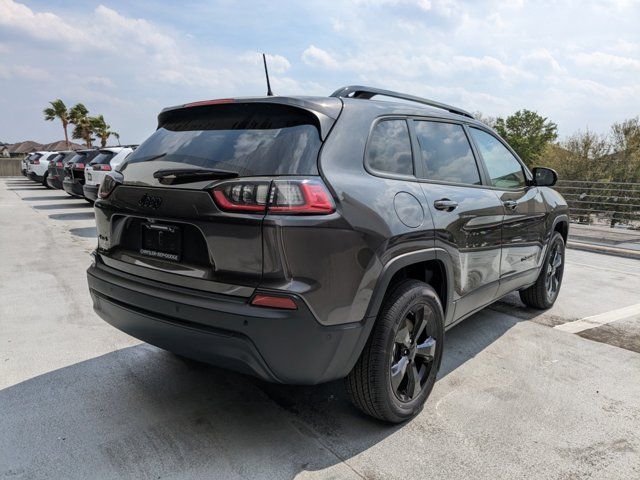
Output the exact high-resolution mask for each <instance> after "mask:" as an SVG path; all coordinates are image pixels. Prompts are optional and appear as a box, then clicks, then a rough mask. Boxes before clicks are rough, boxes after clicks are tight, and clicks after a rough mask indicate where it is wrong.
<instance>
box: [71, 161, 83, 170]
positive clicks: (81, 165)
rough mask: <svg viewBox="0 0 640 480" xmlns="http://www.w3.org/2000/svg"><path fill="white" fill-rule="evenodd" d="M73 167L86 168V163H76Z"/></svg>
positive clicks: (77, 168) (76, 168)
mask: <svg viewBox="0 0 640 480" xmlns="http://www.w3.org/2000/svg"><path fill="white" fill-rule="evenodd" d="M73 168H74V169H75V170H84V163H74V165H73Z"/></svg>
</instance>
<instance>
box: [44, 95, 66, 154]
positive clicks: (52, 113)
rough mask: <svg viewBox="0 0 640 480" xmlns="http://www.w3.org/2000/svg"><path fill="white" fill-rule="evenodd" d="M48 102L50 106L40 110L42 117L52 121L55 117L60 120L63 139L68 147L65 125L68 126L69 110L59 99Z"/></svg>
mask: <svg viewBox="0 0 640 480" xmlns="http://www.w3.org/2000/svg"><path fill="white" fill-rule="evenodd" d="M49 103H50V104H51V106H50V107H47V108H45V109H44V110H43V111H42V113H44V119H45V120H48V121H53V120H55V119H56V118H59V119H60V121H61V122H62V128H63V129H64V141H65V142H67V148H69V134H68V133H67V127H68V126H69V111H68V110H67V106H66V105H65V104H64V102H63V101H62V100H60V99H57V100H54V101H53V102H49Z"/></svg>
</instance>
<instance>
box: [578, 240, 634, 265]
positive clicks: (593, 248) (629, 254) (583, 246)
mask: <svg viewBox="0 0 640 480" xmlns="http://www.w3.org/2000/svg"><path fill="white" fill-rule="evenodd" d="M567 248H572V249H574V250H584V251H587V252H596V253H603V254H605V255H614V256H617V257H625V258H633V259H636V260H640V250H629V249H627V248H616V247H607V246H605V245H594V244H593V243H586V242H579V241H576V240H572V239H571V238H569V241H568V242H567Z"/></svg>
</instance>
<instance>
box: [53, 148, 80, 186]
mask: <svg viewBox="0 0 640 480" xmlns="http://www.w3.org/2000/svg"><path fill="white" fill-rule="evenodd" d="M75 155H76V152H75V151H74V150H65V151H62V152H59V154H58V155H57V156H56V157H54V158H52V159H51V160H50V161H49V174H48V175H47V185H48V186H49V187H50V188H57V189H59V190H62V181H63V179H64V165H65V163H67V162H68V161H69V160H71V159H72V158H73V157H75Z"/></svg>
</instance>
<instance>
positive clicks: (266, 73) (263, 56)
mask: <svg viewBox="0 0 640 480" xmlns="http://www.w3.org/2000/svg"><path fill="white" fill-rule="evenodd" d="M262 62H263V63H264V74H265V76H266V77H267V97H273V92H272V91H271V83H269V70H267V56H266V55H265V54H264V53H263V54H262Z"/></svg>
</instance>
